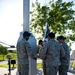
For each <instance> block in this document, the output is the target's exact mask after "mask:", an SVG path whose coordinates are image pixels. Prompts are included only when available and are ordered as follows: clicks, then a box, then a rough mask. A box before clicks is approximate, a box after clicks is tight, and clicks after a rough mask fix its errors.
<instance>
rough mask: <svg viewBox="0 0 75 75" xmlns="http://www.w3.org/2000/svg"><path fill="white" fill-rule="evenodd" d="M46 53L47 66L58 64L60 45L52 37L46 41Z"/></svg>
mask: <svg viewBox="0 0 75 75" xmlns="http://www.w3.org/2000/svg"><path fill="white" fill-rule="evenodd" d="M47 45H48V53H47V59H46V62H47V65H48V66H59V65H60V64H61V63H60V45H59V43H58V42H57V41H55V40H54V39H51V40H50V41H48V43H47Z"/></svg>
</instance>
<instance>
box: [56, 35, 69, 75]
mask: <svg viewBox="0 0 75 75" xmlns="http://www.w3.org/2000/svg"><path fill="white" fill-rule="evenodd" d="M65 39H66V38H65V37H64V36H58V37H57V40H58V41H59V43H60V44H62V46H63V48H64V50H65V56H64V57H61V58H60V60H61V65H60V67H59V75H67V72H68V68H69V62H70V52H69V47H68V45H67V44H66V43H65Z"/></svg>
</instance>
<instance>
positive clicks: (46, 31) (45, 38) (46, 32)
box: [44, 23, 50, 41]
mask: <svg viewBox="0 0 75 75" xmlns="http://www.w3.org/2000/svg"><path fill="white" fill-rule="evenodd" d="M49 33H50V30H49V27H48V24H47V23H46V30H45V36H44V40H46V41H47V40H48V39H47V37H48V34H49Z"/></svg>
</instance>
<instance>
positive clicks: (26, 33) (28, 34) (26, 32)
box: [23, 31, 31, 37]
mask: <svg viewBox="0 0 75 75" xmlns="http://www.w3.org/2000/svg"><path fill="white" fill-rule="evenodd" d="M30 35H31V33H29V32H28V31H25V32H24V33H23V37H24V36H30Z"/></svg>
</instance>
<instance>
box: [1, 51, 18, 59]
mask: <svg viewBox="0 0 75 75" xmlns="http://www.w3.org/2000/svg"><path fill="white" fill-rule="evenodd" d="M15 52H16V51H13V52H9V51H8V55H11V57H12V60H17V53H15ZM6 56H7V55H5V56H4V60H8V59H7V58H6ZM0 60H3V55H0Z"/></svg>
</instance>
